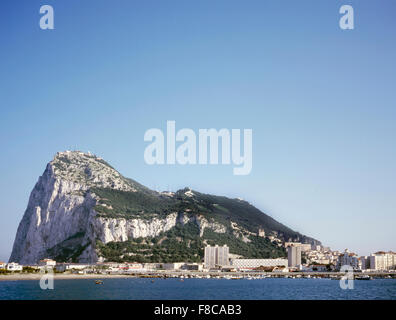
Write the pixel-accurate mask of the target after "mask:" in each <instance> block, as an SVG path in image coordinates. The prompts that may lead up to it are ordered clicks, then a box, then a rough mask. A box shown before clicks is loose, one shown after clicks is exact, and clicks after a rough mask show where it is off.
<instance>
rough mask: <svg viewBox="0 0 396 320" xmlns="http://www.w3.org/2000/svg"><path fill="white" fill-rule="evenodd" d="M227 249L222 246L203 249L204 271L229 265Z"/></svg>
mask: <svg viewBox="0 0 396 320" xmlns="http://www.w3.org/2000/svg"><path fill="white" fill-rule="evenodd" d="M228 255H229V248H228V246H226V245H224V246H222V247H219V246H218V245H216V246H214V247H211V246H206V247H205V253H204V265H205V268H206V269H210V268H215V267H219V266H228V265H229V258H228Z"/></svg>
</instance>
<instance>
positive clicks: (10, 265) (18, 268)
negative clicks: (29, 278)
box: [7, 262, 23, 271]
mask: <svg viewBox="0 0 396 320" xmlns="http://www.w3.org/2000/svg"><path fill="white" fill-rule="evenodd" d="M22 269H23V266H22V265H20V264H19V263H16V262H10V263H7V271H22Z"/></svg>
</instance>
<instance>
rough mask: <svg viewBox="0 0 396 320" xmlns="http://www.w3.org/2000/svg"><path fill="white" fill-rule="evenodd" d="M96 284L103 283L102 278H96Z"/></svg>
mask: <svg viewBox="0 0 396 320" xmlns="http://www.w3.org/2000/svg"><path fill="white" fill-rule="evenodd" d="M95 284H103V281H102V280H95Z"/></svg>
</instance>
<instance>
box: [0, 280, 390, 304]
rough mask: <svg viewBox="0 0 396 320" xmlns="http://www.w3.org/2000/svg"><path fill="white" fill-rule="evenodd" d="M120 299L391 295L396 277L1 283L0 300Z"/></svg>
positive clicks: (295, 297) (370, 297)
mask: <svg viewBox="0 0 396 320" xmlns="http://www.w3.org/2000/svg"><path fill="white" fill-rule="evenodd" d="M21 299H22V300H32V299H33V300H36V299H40V300H42V299H45V300H48V299H58V300H64V299H95V300H96V299H99V300H103V299H122V300H147V299H148V300H150V299H158V300H166V299H177V300H179V299H180V300H200V299H202V300H206V299H208V300H212V299H221V300H223V299H225V300H247V299H252V300H261V299H293V300H295V299H320V300H328V299H330V300H334V299H343V300H354V299H370V300H371V299H396V279H375V280H370V281H355V283H354V289H352V290H342V289H341V288H340V286H339V281H337V280H330V279H287V278H286V279H285V278H267V279H257V280H248V279H243V280H226V279H185V280H184V281H183V282H182V281H180V280H179V279H155V281H154V282H152V280H151V279H143V278H125V279H119V278H118V279H104V280H103V284H102V285H97V284H95V282H94V280H92V279H76V280H55V285H54V289H53V290H42V289H41V288H40V286H39V281H37V280H34V281H33V280H25V281H0V300H21Z"/></svg>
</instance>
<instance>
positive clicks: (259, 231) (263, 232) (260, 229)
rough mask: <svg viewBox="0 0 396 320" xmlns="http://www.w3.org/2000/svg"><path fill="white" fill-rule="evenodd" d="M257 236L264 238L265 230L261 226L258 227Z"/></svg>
mask: <svg viewBox="0 0 396 320" xmlns="http://www.w3.org/2000/svg"><path fill="white" fill-rule="evenodd" d="M258 236H259V237H262V238H264V237H265V231H264V229H263V228H259V230H258Z"/></svg>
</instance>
